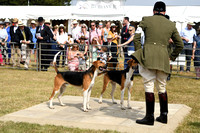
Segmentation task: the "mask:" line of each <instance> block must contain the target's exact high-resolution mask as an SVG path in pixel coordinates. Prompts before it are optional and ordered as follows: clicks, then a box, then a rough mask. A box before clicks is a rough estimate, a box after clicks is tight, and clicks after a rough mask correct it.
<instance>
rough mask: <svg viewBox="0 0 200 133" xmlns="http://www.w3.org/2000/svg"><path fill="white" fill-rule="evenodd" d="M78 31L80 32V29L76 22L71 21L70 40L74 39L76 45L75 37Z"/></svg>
mask: <svg viewBox="0 0 200 133" xmlns="http://www.w3.org/2000/svg"><path fill="white" fill-rule="evenodd" d="M80 31H81V28H80V26H79V25H78V22H77V20H73V22H72V38H73V39H74V42H75V43H78V42H77V40H76V39H77V35H78V34H79V33H80Z"/></svg>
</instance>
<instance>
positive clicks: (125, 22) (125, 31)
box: [121, 17, 130, 44]
mask: <svg viewBox="0 0 200 133" xmlns="http://www.w3.org/2000/svg"><path fill="white" fill-rule="evenodd" d="M129 26H130V23H129V17H124V20H123V27H122V31H121V44H122V43H125V42H126V41H127V40H128V38H129V36H130V34H129V32H128V29H129Z"/></svg>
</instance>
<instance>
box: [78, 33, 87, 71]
mask: <svg viewBox="0 0 200 133" xmlns="http://www.w3.org/2000/svg"><path fill="white" fill-rule="evenodd" d="M79 40H80V45H79V51H80V52H81V53H82V54H83V57H82V58H79V70H81V71H82V70H86V59H87V50H88V45H87V44H86V43H85V40H87V39H86V38H85V36H81V37H80V38H79Z"/></svg>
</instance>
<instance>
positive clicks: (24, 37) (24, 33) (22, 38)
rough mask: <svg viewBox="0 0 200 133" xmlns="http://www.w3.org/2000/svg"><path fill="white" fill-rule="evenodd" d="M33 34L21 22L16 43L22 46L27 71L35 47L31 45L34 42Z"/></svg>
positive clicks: (23, 61)
mask: <svg viewBox="0 0 200 133" xmlns="http://www.w3.org/2000/svg"><path fill="white" fill-rule="evenodd" d="M32 37H33V36H32V34H31V31H30V29H29V28H28V27H26V26H25V25H24V24H23V23H22V22H21V21H19V23H18V29H17V30H16V39H15V41H16V42H17V43H19V44H20V45H21V50H22V52H21V55H22V61H21V62H20V63H22V64H23V65H24V67H25V69H28V66H29V63H30V56H31V49H33V47H34V45H33V44H30V43H31V41H32Z"/></svg>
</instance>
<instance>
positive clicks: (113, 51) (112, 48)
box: [103, 35, 118, 70]
mask: <svg viewBox="0 0 200 133" xmlns="http://www.w3.org/2000/svg"><path fill="white" fill-rule="evenodd" d="M112 39H113V37H112V36H111V35H108V37H107V42H104V43H103V46H106V47H108V57H109V62H108V63H107V64H108V67H109V68H110V70H115V69H116V66H117V64H118V60H117V57H118V54H117V44H116V43H114V42H112Z"/></svg>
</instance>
